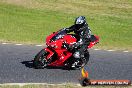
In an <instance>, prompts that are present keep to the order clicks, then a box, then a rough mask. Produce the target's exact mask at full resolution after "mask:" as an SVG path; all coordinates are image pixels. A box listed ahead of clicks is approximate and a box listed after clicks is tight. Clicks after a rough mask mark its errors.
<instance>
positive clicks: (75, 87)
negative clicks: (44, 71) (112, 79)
mask: <svg viewBox="0 0 132 88" xmlns="http://www.w3.org/2000/svg"><path fill="white" fill-rule="evenodd" d="M0 88H132V86H112V85H111V86H110V85H109V86H101V85H100V86H86V87H82V86H81V85H80V86H78V85H75V84H62V85H58V84H54V85H50V84H45V85H24V86H19V85H2V86H0Z"/></svg>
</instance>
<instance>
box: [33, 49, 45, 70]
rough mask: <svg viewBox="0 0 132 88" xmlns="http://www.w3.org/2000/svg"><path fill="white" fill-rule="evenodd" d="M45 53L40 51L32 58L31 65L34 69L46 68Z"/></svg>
mask: <svg viewBox="0 0 132 88" xmlns="http://www.w3.org/2000/svg"><path fill="white" fill-rule="evenodd" d="M46 55H47V52H46V51H45V50H44V49H42V50H41V51H40V52H39V53H38V54H37V55H36V56H35V58H34V60H33V65H34V67H35V68H36V69H43V68H45V67H46V66H47V60H46Z"/></svg>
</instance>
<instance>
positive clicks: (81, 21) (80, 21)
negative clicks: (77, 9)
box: [74, 16, 87, 31]
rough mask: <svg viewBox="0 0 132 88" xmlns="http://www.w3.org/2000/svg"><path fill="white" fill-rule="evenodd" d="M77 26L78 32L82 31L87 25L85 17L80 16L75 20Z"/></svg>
mask: <svg viewBox="0 0 132 88" xmlns="http://www.w3.org/2000/svg"><path fill="white" fill-rule="evenodd" d="M74 24H75V26H76V31H82V30H81V28H82V27H83V26H84V25H85V24H87V23H86V18H85V17H84V16H79V17H77V18H76V19H75V23H74Z"/></svg>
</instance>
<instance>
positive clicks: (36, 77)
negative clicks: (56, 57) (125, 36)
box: [0, 44, 132, 83]
mask: <svg viewBox="0 0 132 88" xmlns="http://www.w3.org/2000/svg"><path fill="white" fill-rule="evenodd" d="M42 48H43V47H42V46H34V45H14V44H0V83H31V82H33V83H66V82H68V83H69V82H73V83H77V82H78V79H79V78H80V75H81V71H80V70H64V69H61V68H45V69H34V68H33V66H32V60H33V58H34V56H35V54H37V53H38V52H39V51H40V50H41V49H42ZM89 52H90V55H91V56H90V61H89V63H88V64H87V66H85V69H86V70H88V72H89V76H90V79H128V80H132V52H122V51H113V52H112V51H111V52H110V51H105V50H98V51H95V50H92V49H91V50H89Z"/></svg>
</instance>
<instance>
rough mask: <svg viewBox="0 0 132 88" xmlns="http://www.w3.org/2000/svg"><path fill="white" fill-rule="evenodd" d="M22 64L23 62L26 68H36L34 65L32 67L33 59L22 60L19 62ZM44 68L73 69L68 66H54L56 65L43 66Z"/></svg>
mask: <svg viewBox="0 0 132 88" xmlns="http://www.w3.org/2000/svg"><path fill="white" fill-rule="evenodd" d="M21 63H22V64H24V65H25V66H26V67H28V68H34V69H36V68H35V67H34V65H33V60H31V61H23V62H21ZM45 68H46V69H61V70H73V69H70V68H68V67H56V66H47V67H45Z"/></svg>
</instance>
